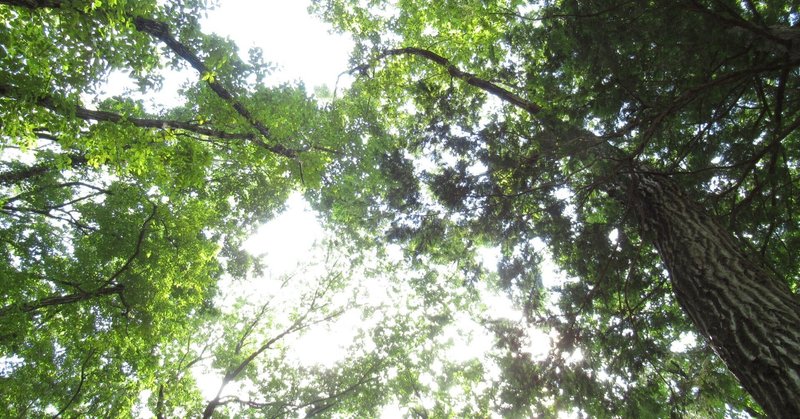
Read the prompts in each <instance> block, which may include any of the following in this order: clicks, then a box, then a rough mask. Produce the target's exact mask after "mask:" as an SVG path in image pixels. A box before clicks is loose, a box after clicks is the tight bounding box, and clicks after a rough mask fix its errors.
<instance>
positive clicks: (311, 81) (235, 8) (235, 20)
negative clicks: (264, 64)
mask: <svg viewBox="0 0 800 419" xmlns="http://www.w3.org/2000/svg"><path fill="white" fill-rule="evenodd" d="M220 3H221V4H220V6H219V7H218V8H217V9H216V10H212V11H211V12H210V13H209V16H208V19H206V20H205V21H204V22H203V30H204V31H206V32H214V33H216V34H218V35H223V36H228V37H230V38H231V39H233V40H234V41H235V42H236V45H238V46H239V49H240V51H241V52H242V54H246V53H247V50H248V49H249V48H251V47H254V46H255V47H261V48H262V49H263V50H264V59H265V60H267V61H270V62H273V63H275V64H278V66H279V70H278V72H276V73H275V74H273V77H272V78H271V79H270V81H271V82H276V83H278V82H281V81H298V80H302V81H303V82H304V83H305V85H306V87H307V88H308V90H309V91H311V90H312V89H313V88H314V87H317V86H321V85H327V86H328V87H330V88H331V89H333V87H334V85H335V84H336V78H337V76H338V75H339V74H340V73H342V72H343V71H345V70H347V67H348V66H347V59H348V56H349V53H350V50H351V49H352V46H353V43H352V41H351V40H350V39H349V38H348V37H346V36H344V35H339V34H332V33H330V32H329V29H330V26H329V25H327V24H325V23H323V22H322V21H321V20H319V19H316V18H314V17H312V16H310V15H309V14H308V7H309V6H310V4H311V3H310V1H308V0H227V1H226V0H222V1H220Z"/></svg>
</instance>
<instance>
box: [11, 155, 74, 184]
mask: <svg viewBox="0 0 800 419" xmlns="http://www.w3.org/2000/svg"><path fill="white" fill-rule="evenodd" d="M67 157H69V159H70V167H72V168H73V169H74V168H77V167H80V166H84V165H86V163H87V159H86V156H84V155H82V154H68V155H67ZM50 170H53V167H52V166H50V165H46V164H37V165H35V166H28V167H25V168H20V169H19V170H8V171H5V172H0V185H12V184H15V183H19V182H23V181H26V180H29V179H33V178H36V177H39V176H42V175H44V174H46V173H47V172H49V171H50Z"/></svg>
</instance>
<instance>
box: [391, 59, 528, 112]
mask: <svg viewBox="0 0 800 419" xmlns="http://www.w3.org/2000/svg"><path fill="white" fill-rule="evenodd" d="M392 55H415V56H417V57H421V58H425V59H426V60H429V61H433V62H434V63H436V64H438V65H440V66H442V67H444V68H445V69H446V70H447V72H448V73H449V74H450V75H451V76H453V77H455V78H457V79H460V80H463V81H464V82H466V83H467V84H469V85H471V86H475V87H477V88H479V89H481V90H483V91H484V92H486V93H489V94H491V95H494V96H497V97H498V98H499V99H501V100H502V101H504V102H507V103H510V104H512V105H514V106H516V107H518V108H520V109H522V110H524V111H526V112H528V113H530V114H531V115H533V114H537V113H539V112H540V111H541V110H542V107H541V106H539V105H537V104H536V103H533V102H531V101H529V100H526V99H523V98H522V97H520V96H519V95H517V94H516V93H513V92H511V91H509V90H508V89H505V88H503V87H500V86H498V85H497V84H494V83H492V82H490V81H488V80H485V79H482V78H480V77H478V76H476V75H474V74H472V73H468V72H466V71H463V70H461V69H459V68H458V67H456V66H455V65H454V64H453V63H451V62H450V60H448V59H447V58H444V57H442V56H441V55H439V54H436V53H435V52H432V51H429V50H426V49H422V48H414V47H406V48H399V49H390V50H388V51H384V52H383V53H382V54H381V55H380V57H387V56H392Z"/></svg>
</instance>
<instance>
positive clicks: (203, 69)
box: [133, 16, 297, 158]
mask: <svg viewBox="0 0 800 419" xmlns="http://www.w3.org/2000/svg"><path fill="white" fill-rule="evenodd" d="M133 23H134V25H136V29H137V30H138V31H139V32H144V33H146V34H149V35H151V36H153V37H155V38H157V39H159V40H160V41H162V42H164V43H165V44H167V46H168V47H169V49H171V50H172V52H174V53H175V54H177V55H178V56H179V57H181V58H183V59H184V60H186V61H187V62H188V63H189V65H191V66H192V68H194V69H195V70H197V71H198V72H199V73H200V74H201V75H206V74H208V73H209V69H208V67H207V66H206V65H205V63H203V61H202V60H201V59H200V58H199V57H198V56H197V55H196V54H194V53H193V52H192V51H191V50H190V49H189V48H188V47H187V46H186V45H184V44H182V43H181V42H179V41H178V40H177V39H175V37H174V36H172V34H170V31H169V26H167V24H166V23H163V22H158V21H155V20H152V19H147V18H144V17H141V16H137V17H135V18H134V19H133ZM206 81H207V83H208V86H209V87H210V88H211V90H212V91H213V92H214V93H216V94H217V96H219V98H220V99H222V100H224V101H225V102H227V103H228V104H229V105H231V107H232V108H233V109H234V110H235V111H236V112H237V113H238V114H239V115H241V116H242V117H243V118H244V119H245V120H246V121H247V123H249V124H250V125H251V126H252V127H253V128H255V129H256V131H258V133H259V134H261V135H262V136H263V137H264V138H266V139H269V138H270V137H271V136H272V135H271V133H270V131H269V128H267V127H266V126H265V125H264V124H263V123H261V121H258V120H256V119H255V118H254V117H253V114H252V113H251V112H250V110H249V109H247V108H246V107H245V106H244V105H243V104H242V103H241V102H239V100H238V99H237V98H236V96H234V94H233V93H231V92H230V91H229V90H228V89H226V88H225V87H224V86H223V85H222V84H221V83H220V82H218V81H217V80H216V79H214V78H207V80H206ZM252 140H253V141H255V142H256V143H257V144H258V145H260V146H261V147H264V148H265V149H267V150H269V151H272V152H273V153H277V154H280V155H283V156H286V157H289V158H294V157H297V151H296V150H292V149H289V148H286V147H284V146H282V145H280V144H274V145H270V144H267V143H265V142H264V141H263V140H261V139H259V138H253V139H252Z"/></svg>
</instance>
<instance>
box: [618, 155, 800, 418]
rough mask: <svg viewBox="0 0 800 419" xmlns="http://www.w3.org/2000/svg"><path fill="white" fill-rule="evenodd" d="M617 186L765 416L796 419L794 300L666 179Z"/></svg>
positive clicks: (678, 290)
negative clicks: (620, 187) (623, 192)
mask: <svg viewBox="0 0 800 419" xmlns="http://www.w3.org/2000/svg"><path fill="white" fill-rule="evenodd" d="M620 183H623V185H621V186H622V189H623V190H624V191H625V194H624V195H623V200H624V201H625V204H626V205H628V206H629V207H630V208H631V209H633V210H634V212H635V213H636V216H637V219H638V222H639V224H640V227H641V229H642V231H643V233H644V234H645V236H646V237H648V238H649V239H650V240H652V241H653V243H654V245H655V247H656V248H657V249H658V252H659V253H660V255H661V258H662V260H663V261H664V264H665V265H666V267H667V270H668V271H669V275H670V279H671V282H672V287H673V290H674V292H675V295H676V297H677V300H678V302H679V304H680V305H681V307H682V308H683V310H684V311H685V312H686V313H687V314H688V315H689V317H690V318H691V320H692V322H693V323H694V324H695V326H696V327H697V328H698V330H699V331H700V333H702V334H703V336H705V337H706V338H707V339H708V341H709V343H710V345H711V347H712V348H713V349H714V350H715V351H716V353H717V354H718V355H719V356H720V358H722V360H723V361H724V362H725V364H726V365H727V367H728V369H730V371H731V372H733V374H734V375H735V376H736V378H737V379H738V380H739V382H740V383H741V384H742V386H743V387H744V388H745V390H747V391H748V392H749V393H750V394H751V395H752V396H753V398H754V399H755V400H756V401H757V402H758V403H759V404H760V405H761V406H762V407H763V408H764V411H765V412H766V413H767V415H769V417H774V418H797V417H800V299H798V297H797V296H796V295H794V294H793V293H792V292H791V290H790V289H789V287H788V286H787V284H786V282H784V281H782V280H780V279H779V278H776V277H775V275H774V274H773V273H772V272H771V271H770V270H769V269H766V268H765V267H764V266H763V265H762V264H761V263H760V261H759V260H757V259H756V258H755V257H753V256H752V255H750V254H748V253H746V252H745V251H744V250H743V248H742V246H741V244H740V243H739V242H738V241H737V239H736V238H735V237H734V236H733V235H731V233H729V232H728V231H727V230H726V229H725V228H723V227H722V226H721V225H720V224H718V223H717V222H716V221H715V220H714V219H713V218H712V217H711V216H710V215H708V214H707V213H706V212H705V211H704V210H702V209H701V208H700V207H699V206H698V205H696V204H695V203H694V202H692V200H691V199H690V198H689V197H688V196H687V195H686V194H685V193H683V192H682V191H681V189H680V187H678V185H676V184H675V183H674V182H672V181H670V180H669V179H668V178H667V177H666V176H663V175H657V174H650V173H645V172H641V171H639V172H634V173H628V174H625V175H622V181H621V182H620Z"/></svg>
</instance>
